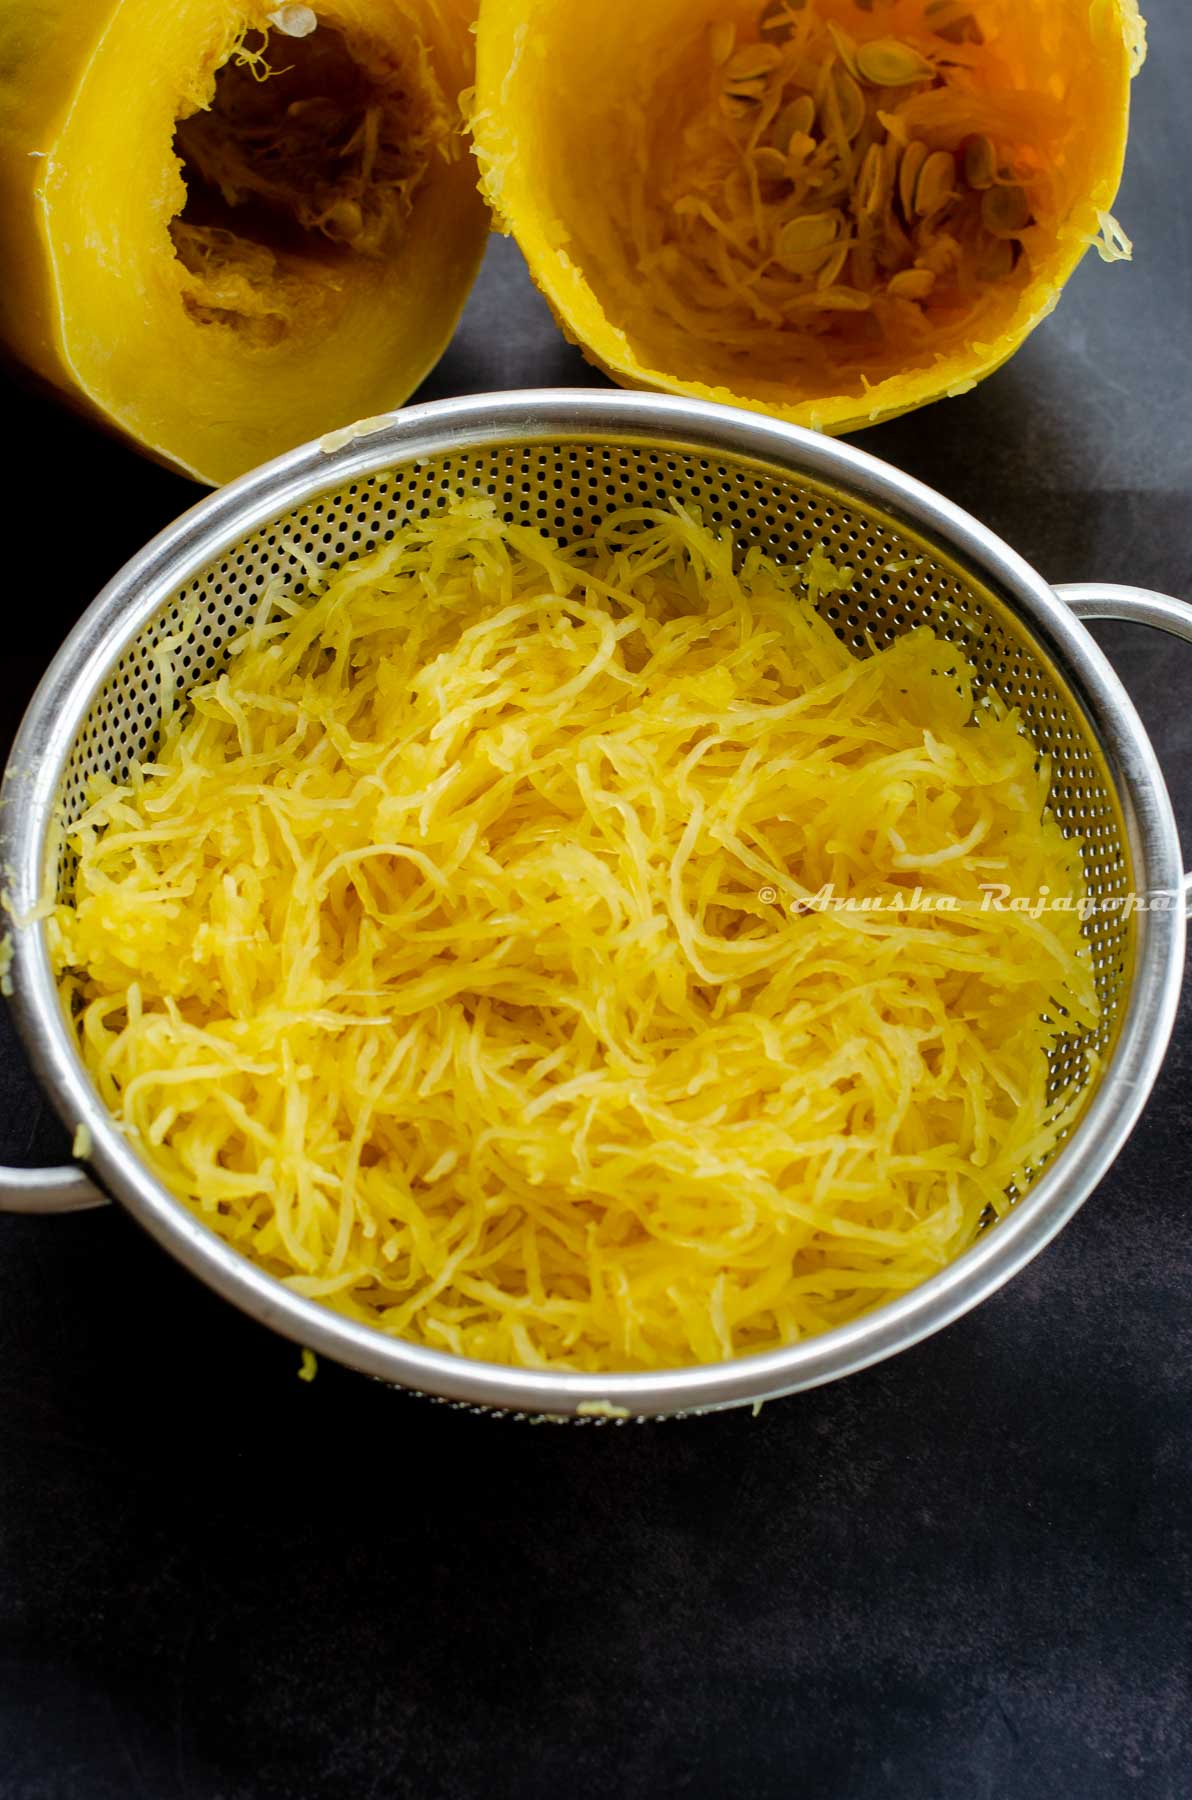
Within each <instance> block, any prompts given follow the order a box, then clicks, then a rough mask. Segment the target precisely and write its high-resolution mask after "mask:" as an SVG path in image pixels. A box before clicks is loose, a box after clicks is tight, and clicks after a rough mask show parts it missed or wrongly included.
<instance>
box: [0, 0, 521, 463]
mask: <svg viewBox="0 0 1192 1800" xmlns="http://www.w3.org/2000/svg"><path fill="white" fill-rule="evenodd" d="M474 11H475V7H474V4H473V3H472V0H316V4H315V5H314V6H295V5H279V4H271V3H270V0H264V3H262V4H258V3H255V0H241V4H238V5H237V4H228V3H227V0H170V3H169V5H162V4H160V0H48V3H44V0H43V3H41V4H39V5H37V6H25V5H21V4H17V3H16V0H7V3H0V264H2V266H3V269H4V281H3V283H0V337H2V338H3V340H4V342H5V343H6V344H7V346H8V348H9V350H10V351H11V352H12V353H13V354H14V355H15V356H16V357H18V358H19V359H20V360H21V361H23V362H24V363H26V364H27V365H28V366H29V368H30V369H32V370H33V371H34V372H35V373H36V374H37V375H39V376H41V377H42V378H43V379H44V380H45V381H47V382H50V383H52V384H53V386H54V387H55V388H57V389H58V390H60V391H61V392H62V393H63V394H64V395H65V396H66V397H67V398H69V399H70V400H72V401H73V402H74V403H76V404H77V405H79V406H81V407H82V408H84V409H85V410H87V411H88V412H90V413H92V414H93V415H95V416H97V417H98V418H100V419H101V420H103V421H104V422H105V423H107V424H109V425H111V426H114V427H115V428H117V429H118V430H120V431H121V432H123V433H125V434H126V435H127V436H128V437H130V438H131V439H133V440H134V441H135V442H136V443H137V444H139V445H140V446H141V447H142V448H144V449H145V450H147V451H149V452H150V453H151V454H152V455H154V456H156V457H158V458H159V459H160V460H162V461H164V462H167V463H170V464H172V465H174V466H176V467H177V468H179V469H181V470H183V471H185V472H187V473H189V474H191V475H194V476H197V477H198V478H200V479H202V480H205V481H208V482H213V483H214V482H222V481H225V480H227V479H228V478H229V477H231V476H233V475H236V474H238V473H240V472H241V471H242V470H245V469H247V468H249V467H251V466H252V465H253V464H255V463H257V462H260V461H261V460H262V459H263V458H266V457H269V456H272V455H275V454H277V453H278V452H280V451H282V450H285V449H287V448H289V447H291V446H292V445H295V444H297V443H300V442H302V441H304V440H305V439H307V438H309V437H311V436H314V435H317V434H318V433H320V432H324V431H329V430H332V429H334V428H336V427H339V426H343V425H345V424H347V423H349V422H350V421H351V420H353V419H357V418H359V417H361V416H362V415H366V414H373V413H378V412H381V411H382V410H385V409H387V408H389V407H393V406H397V405H400V404H401V402H402V401H404V400H405V399H406V398H407V397H408V395H409V394H410V393H411V391H412V390H413V389H414V387H415V386H416V385H417V383H418V382H419V380H420V379H421V378H422V376H423V375H424V374H425V373H426V371H427V370H428V368H429V367H430V366H431V365H432V364H433V363H434V362H435V360H436V359H437V357H438V356H439V355H440V353H441V352H442V350H443V348H444V347H445V345H446V342H447V340H448V338H449V337H450V335H451V332H452V330H453V328H454V325H455V322H456V319H457V317H458V315H459V311H460V308H461V307H462V304H463V301H464V298H465V296H466V294H467V291H468V288H469V286H470V284H471V281H472V279H473V276H474V274H475V271H476V268H477V266H478V264H479V260H480V256H481V254H482V251H483V247H484V240H485V235H486V231H487V220H486V216H485V209H484V206H483V203H482V201H481V200H480V197H479V196H478V194H477V193H476V192H475V168H474V164H473V163H472V160H471V158H470V157H469V156H468V155H467V154H466V148H465V145H464V142H463V140H462V137H461V135H460V130H459V113H458V96H459V94H460V92H461V90H462V89H463V88H464V87H465V86H466V85H467V83H468V82H469V81H470V79H471V73H472V63H471V45H472V39H471V35H470V25H471V23H472V17H473V14H474Z"/></svg>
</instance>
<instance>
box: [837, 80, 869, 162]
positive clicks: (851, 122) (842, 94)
mask: <svg viewBox="0 0 1192 1800" xmlns="http://www.w3.org/2000/svg"><path fill="white" fill-rule="evenodd" d="M832 80H833V83H834V85H835V88H836V99H837V101H838V103H839V106H840V123H841V125H842V126H843V127H844V135H845V137H846V138H847V139H848V141H849V143H850V144H851V143H852V141H853V139H854V138H855V137H856V135H857V133H858V132H859V131H860V129H861V127H862V125H864V123H865V115H866V112H867V111H868V108H867V107H866V105H865V95H864V94H863V93H862V91H861V87H860V84H859V83H858V82H856V81H854V80H853V78H852V76H851V75H850V74H849V72H848V70H847V69H843V68H841V69H833V71H832Z"/></svg>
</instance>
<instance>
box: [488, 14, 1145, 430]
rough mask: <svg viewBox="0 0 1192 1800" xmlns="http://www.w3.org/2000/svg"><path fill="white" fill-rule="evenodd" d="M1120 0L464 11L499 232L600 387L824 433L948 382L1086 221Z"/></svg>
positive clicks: (1105, 232) (1115, 253) (995, 343)
mask: <svg viewBox="0 0 1192 1800" xmlns="http://www.w3.org/2000/svg"><path fill="white" fill-rule="evenodd" d="M1144 50H1145V36H1144V27H1143V24H1142V20H1141V17H1140V15H1139V12H1138V7H1137V4H1136V0H777V4H775V3H774V0H602V4H601V5H599V6H577V5H576V4H575V3H574V0H483V5H482V8H481V18H480V25H479V33H478V58H477V89H476V96H475V102H474V112H473V129H474V135H475V142H476V151H477V155H478V156H479V159H480V162H481V167H482V171H483V180H484V185H485V188H486V190H487V192H488V195H489V198H490V200H491V202H492V204H493V206H494V209H495V210H496V213H497V215H498V218H499V220H500V222H501V223H502V224H503V225H504V227H505V228H506V229H507V230H510V231H512V232H513V233H514V235H515V236H516V238H517V240H518V242H519V244H520V245H521V248H522V250H523V252H524V253H525V256H526V259H527V261H528V263H529V266H530V269H531V271H532V272H533V275H534V278H535V280H536V281H537V282H538V284H539V286H540V287H541V288H542V290H543V292H544V293H545V295H546V297H547V299H548V301H549V303H550V305H551V307H552V309H553V310H554V312H555V314H556V316H557V317H558V318H559V320H560V322H561V323H562V325H563V327H564V329H565V330H566V332H567V333H568V335H569V336H571V337H572V338H573V339H574V340H576V341H577V342H578V343H579V344H580V345H581V346H582V347H583V348H584V350H585V351H586V353H587V354H588V355H589V356H590V357H591V358H592V360H594V361H596V362H597V363H599V364H600V365H601V366H603V367H604V368H605V369H606V370H607V371H608V372H609V373H610V374H611V375H613V376H614V377H615V378H616V379H617V380H618V381H620V382H621V383H623V384H624V385H628V386H634V387H646V388H657V389H663V390H667V391H670V392H673V393H682V394H690V395H695V396H697V397H701V398H705V399H711V400H716V401H721V402H724V403H728V404H734V405H740V406H746V407H752V408H756V409H759V410H762V411H766V412H769V413H772V414H776V415H778V416H779V417H782V418H786V419H790V420H793V421H794V422H796V423H798V424H803V425H810V426H812V427H815V428H818V429H823V430H825V431H831V432H842V431H849V430H853V429H856V428H858V427H860V426H863V425H866V424H870V423H873V422H876V421H877V420H880V419H882V418H886V417H889V416H891V415H893V414H896V413H900V412H904V411H907V410H909V409H911V408H913V407H917V406H921V405H923V404H924V403H925V402H927V401H930V400H934V399H937V398H939V397H941V396H943V395H947V394H956V393H959V392H963V391H965V390H967V389H968V388H971V387H972V386H973V385H974V384H975V383H976V382H977V381H979V380H980V379H981V378H982V377H983V376H985V375H987V374H989V373H990V372H991V371H992V370H993V369H995V368H997V367H998V366H999V364H1001V363H1002V362H1004V361H1005V359H1006V358H1007V357H1008V356H1010V355H1011V354H1012V353H1013V352H1014V351H1015V350H1016V349H1017V348H1018V346H1019V345H1020V344H1021V343H1022V342H1023V340H1024V338H1025V337H1026V336H1027V334H1028V333H1029V332H1030V331H1031V330H1032V329H1033V328H1034V327H1035V326H1036V325H1037V324H1038V323H1039V322H1040V320H1041V319H1043V318H1044V317H1045V316H1046V315H1047V314H1048V313H1049V312H1050V311H1051V310H1052V309H1053V307H1054V306H1055V303H1056V300H1057V298H1058V296H1059V294H1060V291H1061V289H1062V288H1063V286H1064V284H1065V282H1066V281H1067V280H1068V278H1069V277H1070V275H1071V274H1072V272H1073V270H1074V269H1075V268H1076V266H1077V264H1078V262H1079V261H1080V259H1081V257H1082V256H1083V255H1084V253H1085V251H1086V250H1087V249H1088V248H1089V246H1090V245H1091V244H1093V243H1097V244H1098V246H1099V247H1100V249H1101V251H1102V254H1103V255H1104V256H1105V257H1106V259H1107V260H1114V259H1116V258H1118V257H1121V256H1125V255H1128V254H1129V245H1128V242H1127V241H1126V240H1125V238H1124V236H1123V234H1122V233H1121V232H1120V231H1119V229H1118V228H1117V226H1116V224H1115V222H1114V221H1113V219H1112V218H1111V217H1110V214H1109V209H1110V207H1111V206H1112V204H1113V201H1114V198H1115V195H1116V193H1117V188H1118V183H1119V180H1120V176H1121V170H1122V162H1123V156H1124V151H1125V143H1126V134H1127V125H1128V115H1129V88H1130V80H1131V76H1132V75H1133V74H1134V73H1135V72H1136V70H1137V68H1138V67H1139V65H1140V64H1141V61H1142V58H1143V54H1144Z"/></svg>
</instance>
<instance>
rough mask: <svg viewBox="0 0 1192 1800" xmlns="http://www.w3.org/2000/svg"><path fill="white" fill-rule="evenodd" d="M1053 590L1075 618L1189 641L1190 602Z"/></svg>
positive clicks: (1098, 585) (1093, 588) (1187, 892)
mask: <svg viewBox="0 0 1192 1800" xmlns="http://www.w3.org/2000/svg"><path fill="white" fill-rule="evenodd" d="M1055 591H1056V593H1057V594H1058V595H1059V597H1060V599H1061V600H1062V601H1064V603H1065V604H1066V605H1067V606H1070V607H1071V609H1072V611H1073V612H1074V613H1075V614H1076V617H1077V618H1078V619H1116V620H1118V621H1119V623H1123V624H1128V625H1153V626H1154V628H1155V630H1156V631H1166V632H1169V633H1170V634H1171V636H1172V637H1178V638H1183V640H1184V642H1185V643H1186V644H1192V605H1190V604H1189V603H1188V601H1187V600H1173V599H1172V597H1171V595H1170V594H1152V593H1151V591H1150V589H1149V588H1136V587H1115V586H1114V585H1113V584H1112V583H1110V582H1078V583H1075V584H1072V585H1070V586H1067V587H1057V588H1056V590H1055ZM1184 909H1185V911H1186V912H1187V914H1188V917H1189V918H1192V875H1185V876H1184Z"/></svg>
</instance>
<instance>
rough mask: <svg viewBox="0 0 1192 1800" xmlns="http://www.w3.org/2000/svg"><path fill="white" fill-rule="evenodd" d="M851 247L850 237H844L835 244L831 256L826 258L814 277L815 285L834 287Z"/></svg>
mask: <svg viewBox="0 0 1192 1800" xmlns="http://www.w3.org/2000/svg"><path fill="white" fill-rule="evenodd" d="M852 247H853V240H852V239H851V238H845V240H844V242H843V243H842V244H837V246H836V248H835V250H833V252H832V254H831V256H830V257H829V258H828V260H827V262H826V263H825V264H824V266H823V268H822V269H821V270H820V272H819V275H818V277H817V278H816V284H815V285H816V287H820V288H827V287H835V285H836V283H837V282H838V281H839V280H840V276H841V273H842V271H843V269H844V265H845V263H846V262H847V261H848V257H849V251H850V250H851V249H852Z"/></svg>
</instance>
